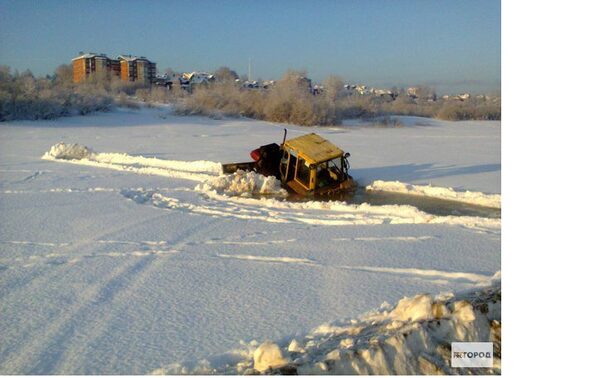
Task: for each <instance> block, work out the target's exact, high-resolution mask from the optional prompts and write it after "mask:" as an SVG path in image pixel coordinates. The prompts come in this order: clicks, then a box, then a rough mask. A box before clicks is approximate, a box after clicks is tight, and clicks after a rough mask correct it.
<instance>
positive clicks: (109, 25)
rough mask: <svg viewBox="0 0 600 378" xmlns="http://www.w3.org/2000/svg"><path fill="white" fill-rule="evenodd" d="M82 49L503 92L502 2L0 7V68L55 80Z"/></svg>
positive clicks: (260, 73)
mask: <svg viewBox="0 0 600 378" xmlns="http://www.w3.org/2000/svg"><path fill="white" fill-rule="evenodd" d="M79 51H85V52H88V51H92V52H101V53H106V54H108V55H109V56H117V55H119V54H133V55H144V56H146V57H148V58H149V59H151V60H153V61H155V62H156V63H157V66H158V70H159V71H162V70H164V69H165V68H167V67H170V68H173V69H174V70H176V71H193V70H203V71H212V70H214V69H216V68H218V67H220V66H229V67H231V68H232V69H234V70H236V71H237V72H238V73H239V74H246V73H247V71H248V59H249V58H251V60H252V76H253V78H254V79H257V78H262V79H276V78H279V77H280V76H281V75H282V74H283V73H284V72H285V71H287V70H288V69H303V70H306V71H308V74H309V76H310V77H311V78H313V79H315V80H317V81H320V80H322V79H324V78H325V77H327V76H328V75H330V74H336V75H340V76H342V77H343V78H344V79H345V80H346V81H348V82H358V83H364V84H367V85H372V86H387V87H390V86H394V85H395V86H398V87H406V86H408V85H416V84H422V85H429V86H432V87H434V88H436V89H437V90H438V92H439V93H448V92H459V91H471V92H474V93H483V92H492V91H496V90H499V88H500V1H499V0H446V1H430V0H391V1H385V0H372V1H367V0H362V1H341V0H337V1H327V0H321V1H312V0H303V1H300V0H297V1H296V0H294V1H292V0H289V1H286V0H281V1H267V0H264V1H250V0H246V1H242V0H239V1H233V0H231V1H227V0H224V1H208V0H207V1H185V0H177V1H166V0H162V1H160V0H126V1H113V0H103V1H90V0H77V1H70V0H38V1H30V0H16V1H14V0H12V1H11V0H0V64H3V65H9V66H11V67H12V68H15V69H19V70H25V69H27V68H29V69H31V70H32V71H33V73H34V74H36V75H45V74H47V73H52V72H53V71H54V69H55V68H56V67H57V66H58V65H60V64H62V63H69V62H70V60H71V58H73V57H75V56H76V55H77V54H78V52H79Z"/></svg>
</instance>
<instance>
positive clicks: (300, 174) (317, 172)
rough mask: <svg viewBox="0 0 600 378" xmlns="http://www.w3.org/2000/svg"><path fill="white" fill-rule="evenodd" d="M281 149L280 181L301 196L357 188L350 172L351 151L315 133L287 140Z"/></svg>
mask: <svg viewBox="0 0 600 378" xmlns="http://www.w3.org/2000/svg"><path fill="white" fill-rule="evenodd" d="M281 152H282V156H281V160H280V164H279V176H280V179H281V183H282V184H284V185H286V186H287V187H289V188H290V189H292V190H293V191H294V192H296V193H298V194H300V195H317V196H318V195H331V194H335V193H338V192H342V191H348V190H352V189H354V187H355V184H354V182H353V180H352V176H350V175H349V174H348V169H349V164H348V159H347V158H348V157H349V156H350V154H349V153H344V151H342V150H341V149H339V148H338V147H337V146H336V145H334V144H332V143H331V142H329V141H328V140H326V139H323V138H322V137H321V136H319V135H317V134H315V133H312V134H307V135H303V136H300V137H297V138H294V139H290V140H287V141H285V142H284V143H283V144H282V145H281Z"/></svg>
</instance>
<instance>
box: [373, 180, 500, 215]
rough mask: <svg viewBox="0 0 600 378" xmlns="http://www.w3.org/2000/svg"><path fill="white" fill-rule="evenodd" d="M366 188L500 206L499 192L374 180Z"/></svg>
mask: <svg viewBox="0 0 600 378" xmlns="http://www.w3.org/2000/svg"><path fill="white" fill-rule="evenodd" d="M367 190H373V191H386V192H397V193H405V194H412V195H420V196H427V197H435V198H441V199H446V200H452V201H459V202H466V203H471V204H474V205H480V206H488V207H494V208H498V209H499V208H500V200H501V198H500V195H499V194H485V193H481V192H471V191H465V192H457V191H455V190H454V189H452V188H442V187H435V186H430V185H427V186H424V185H411V184H407V183H403V182H400V181H381V180H376V181H374V182H373V183H371V184H370V185H368V186H367Z"/></svg>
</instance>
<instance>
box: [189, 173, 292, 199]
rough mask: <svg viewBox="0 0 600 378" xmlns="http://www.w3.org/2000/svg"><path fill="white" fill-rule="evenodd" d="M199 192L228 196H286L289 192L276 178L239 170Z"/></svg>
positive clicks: (215, 180) (198, 187) (211, 182)
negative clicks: (215, 192)
mask: <svg viewBox="0 0 600 378" xmlns="http://www.w3.org/2000/svg"><path fill="white" fill-rule="evenodd" d="M196 190H197V191H217V192H219V193H223V194H226V195H250V194H274V195H279V196H286V195H287V191H286V190H285V189H282V188H281V183H280V181H279V180H277V179H276V178H275V177H274V176H268V177H266V176H263V175H261V174H260V173H256V172H247V171H242V170H238V171H237V172H235V173H233V174H230V175H221V176H219V177H216V178H213V179H211V180H209V181H208V182H206V183H204V184H198V186H197V187H196Z"/></svg>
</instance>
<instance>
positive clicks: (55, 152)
mask: <svg viewBox="0 0 600 378" xmlns="http://www.w3.org/2000/svg"><path fill="white" fill-rule="evenodd" d="M92 155H94V152H93V151H92V150H91V149H90V148H88V147H86V146H82V145H81V144H77V143H73V144H71V143H64V142H60V143H57V144H55V145H54V146H52V147H51V148H50V151H48V152H46V153H45V154H44V156H42V158H44V159H62V160H81V159H87V158H89V157H91V156H92Z"/></svg>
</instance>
